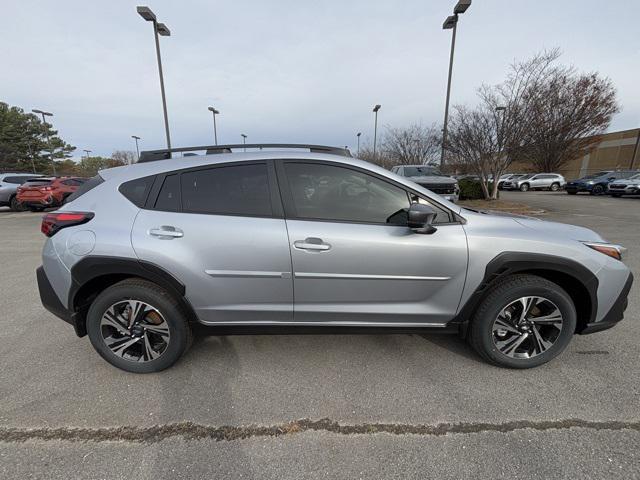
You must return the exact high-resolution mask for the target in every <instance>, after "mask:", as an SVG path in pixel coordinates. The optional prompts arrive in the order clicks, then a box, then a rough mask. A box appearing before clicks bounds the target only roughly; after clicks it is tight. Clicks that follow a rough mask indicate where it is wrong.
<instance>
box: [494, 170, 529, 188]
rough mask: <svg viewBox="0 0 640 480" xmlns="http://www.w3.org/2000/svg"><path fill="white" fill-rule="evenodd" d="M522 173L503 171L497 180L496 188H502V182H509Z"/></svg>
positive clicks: (522, 174)
mask: <svg viewBox="0 0 640 480" xmlns="http://www.w3.org/2000/svg"><path fill="white" fill-rule="evenodd" d="M524 175H525V174H524V173H505V174H504V175H502V176H501V177H500V180H498V190H503V185H504V182H510V181H512V180H517V179H518V178H520V177H522V176H524Z"/></svg>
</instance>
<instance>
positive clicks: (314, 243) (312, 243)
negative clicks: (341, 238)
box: [293, 237, 331, 251]
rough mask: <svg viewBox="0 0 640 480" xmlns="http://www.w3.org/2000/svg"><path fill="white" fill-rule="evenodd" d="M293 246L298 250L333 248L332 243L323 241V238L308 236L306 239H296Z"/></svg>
mask: <svg viewBox="0 0 640 480" xmlns="http://www.w3.org/2000/svg"><path fill="white" fill-rule="evenodd" d="M293 246H294V247H295V248H297V249H298V250H317V251H327V250H330V249H331V245H330V244H328V243H325V242H323V241H322V239H321V238H316V237H307V238H305V239H304V240H296V241H295V242H293Z"/></svg>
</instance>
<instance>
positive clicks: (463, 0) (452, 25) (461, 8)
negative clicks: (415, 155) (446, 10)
mask: <svg viewBox="0 0 640 480" xmlns="http://www.w3.org/2000/svg"><path fill="white" fill-rule="evenodd" d="M470 6H471V0H458V3H457V4H456V6H455V7H454V8H453V15H450V16H448V17H447V18H446V19H445V20H444V23H443V24H442V29H443V30H453V32H452V34H451V53H450V54H449V75H448V77H447V97H446V100H445V104H444V127H443V129H442V152H441V154H440V167H442V166H444V152H445V150H446V146H447V127H448V123H449V98H450V97H451V74H452V73H453V54H454V52H455V49H456V31H457V30H458V15H461V14H463V13H464V12H466V11H467V9H468V8H469V7H470Z"/></svg>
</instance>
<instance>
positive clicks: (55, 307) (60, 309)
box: [36, 267, 87, 337]
mask: <svg viewBox="0 0 640 480" xmlns="http://www.w3.org/2000/svg"><path fill="white" fill-rule="evenodd" d="M36 278H37V280H38V291H39V293H40V301H41V302H42V305H43V306H44V308H46V309H47V310H49V311H50V312H51V313H53V314H54V315H55V316H56V317H58V318H60V319H61V320H64V321H65V322H67V323H69V324H71V325H73V328H74V330H75V332H76V335H78V336H79V337H83V336H85V335H86V334H87V332H86V328H85V326H84V325H81V324H80V322H79V321H78V319H79V317H78V314H77V312H73V311H71V310H69V309H68V308H65V306H64V305H62V302H61V301H60V299H59V298H58V295H56V292H55V291H54V290H53V287H52V286H51V283H50V282H49V278H47V274H46V273H45V271H44V268H43V267H38V268H37V269H36Z"/></svg>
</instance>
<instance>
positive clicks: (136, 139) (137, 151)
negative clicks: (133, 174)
mask: <svg viewBox="0 0 640 480" xmlns="http://www.w3.org/2000/svg"><path fill="white" fill-rule="evenodd" d="M131 138H133V139H134V140H135V141H136V162H139V161H140V148H138V140H140V137H138V136H136V135H131ZM129 164H131V160H129Z"/></svg>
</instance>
